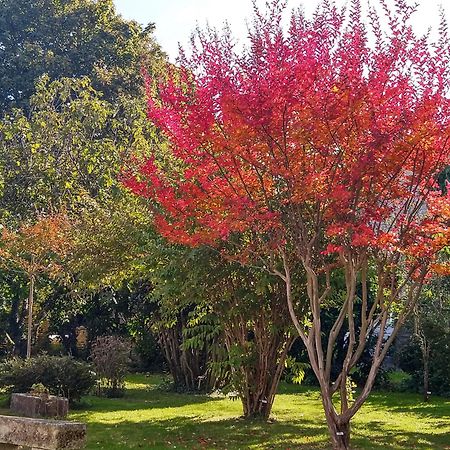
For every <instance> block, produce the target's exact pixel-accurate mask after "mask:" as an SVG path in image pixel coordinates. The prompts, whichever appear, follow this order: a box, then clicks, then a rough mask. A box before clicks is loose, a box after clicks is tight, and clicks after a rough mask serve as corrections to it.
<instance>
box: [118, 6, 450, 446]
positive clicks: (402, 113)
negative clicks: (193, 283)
mask: <svg viewBox="0 0 450 450" xmlns="http://www.w3.org/2000/svg"><path fill="white" fill-rule="evenodd" d="M377 5H378V6H381V9H379V8H378V9H376V8H374V7H371V8H370V11H369V14H368V18H369V19H368V20H367V23H366V22H365V21H364V20H363V19H362V14H361V7H360V3H359V1H358V0H354V1H352V2H351V5H350V8H349V11H347V12H346V11H344V10H343V9H340V8H338V7H337V6H336V5H335V4H334V2H330V1H326V0H324V1H323V3H322V4H321V6H320V7H319V8H318V9H317V11H316V12H315V14H314V15H313V17H312V18H311V19H308V18H307V17H305V15H304V14H303V13H302V12H301V11H295V12H293V13H292V15H291V18H290V22H289V26H288V27H287V30H284V27H283V20H282V16H283V11H284V8H285V5H284V4H283V3H282V2H280V1H278V0H273V1H271V2H270V3H269V4H268V7H267V12H265V13H263V12H261V11H259V10H257V9H256V10H255V18H254V21H253V25H252V28H251V30H250V32H249V45H248V47H247V48H245V49H244V50H239V48H238V47H236V46H235V44H234V41H233V37H232V35H231V32H230V31H229V30H225V31H224V32H223V33H217V32H216V31H214V30H211V29H207V30H206V31H204V32H202V31H198V32H197V33H196V35H195V36H194V38H193V40H192V48H191V52H190V53H189V56H186V55H184V54H182V55H181V57H180V60H179V67H177V68H172V69H170V70H169V73H168V74H167V76H166V77H165V78H162V79H159V80H149V82H148V92H149V97H148V114H149V118H150V120H151V121H152V122H153V123H155V124H156V125H157V126H158V127H159V128H160V129H161V130H162V132H163V133H164V134H165V136H166V138H167V142H168V148H165V150H164V152H157V153H155V156H154V157H153V158H151V159H149V160H147V161H145V162H143V163H142V164H141V165H140V166H139V169H138V170H137V171H136V172H135V173H128V174H127V175H126V177H125V178H126V180H125V182H126V184H127V186H128V187H129V188H130V189H131V190H133V191H134V192H135V193H136V194H138V195H142V196H145V197H148V198H150V199H151V200H152V201H153V205H154V214H155V221H156V225H157V227H158V228H159V230H160V232H161V233H162V234H163V235H164V236H165V237H167V238H168V239H169V240H170V241H173V242H177V243H182V244H187V245H191V246H197V245H203V244H207V245H215V244H216V243H217V242H219V241H229V242H230V243H231V242H235V243H237V244H238V245H239V246H240V247H239V252H238V254H239V258H240V260H241V261H242V263H244V264H245V263H248V264H252V265H256V264H257V263H259V264H260V266H261V268H262V269H264V270H268V271H270V272H272V273H275V274H277V275H278V276H279V277H280V278H281V279H282V280H284V282H285V285H286V292H287V300H288V306H289V310H290V314H291V318H292V321H293V323H294V325H295V327H296V329H297V331H298V333H299V335H300V337H301V339H302V340H303V343H304V344H305V346H306V348H307V351H308V355H309V359H310V363H311V366H312V369H313V370H314V373H315V375H316V376H317V379H318V381H319V384H320V389H321V393H322V402H323V406H324V410H325V415H326V420H327V424H328V428H329V432H330V435H331V440H332V445H333V448H335V449H347V448H348V446H349V438H350V425H349V424H350V419H351V418H352V417H353V416H354V415H355V413H356V412H357V411H358V410H359V408H360V407H361V406H362V404H363V403H364V401H365V400H366V399H367V397H368V395H369V393H370V391H371V389H372V387H373V384H374V380H375V376H376V374H377V371H378V369H379V368H380V365H381V363H382V361H383V359H384V357H385V356H386V353H387V351H388V349H389V347H390V345H391V344H392V342H393V341H394V339H395V337H396V335H397V332H398V330H399V328H400V327H401V326H402V324H403V323H404V321H405V319H406V318H407V316H408V315H409V314H410V312H411V311H412V310H413V308H414V305H415V303H416V301H417V298H418V296H419V293H420V290H421V287H422V285H423V283H424V282H425V281H426V279H427V277H428V275H429V274H430V272H431V271H432V270H434V269H437V270H439V271H440V272H445V271H447V270H448V267H445V266H444V265H440V264H439V260H438V254H439V251H440V250H441V249H442V248H443V247H444V246H446V245H448V243H449V238H450V231H449V219H450V214H449V209H450V208H449V198H448V197H447V196H442V194H441V193H440V191H439V190H438V189H437V184H436V175H437V174H438V172H439V171H440V170H442V169H443V168H444V167H445V166H446V165H448V164H449V162H450V161H449V154H450V153H449V152H450V148H449V147H450V141H449V138H450V108H449V107H450V102H449V87H450V72H449V71H450V57H449V48H450V42H449V37H448V35H447V24H446V22H445V19H444V18H443V15H442V20H441V25H440V28H439V38H438V41H437V42H435V43H433V42H431V41H430V39H429V37H428V36H424V37H418V36H416V35H415V34H414V32H413V30H412V28H411V26H410V17H411V15H412V14H413V13H414V9H415V8H414V7H413V6H411V5H410V4H409V3H408V2H407V0H396V2H395V7H394V8H392V9H390V8H389V7H388V6H387V5H386V3H385V1H384V0H379V1H378V3H377ZM377 11H382V12H381V14H378V13H377ZM160 154H161V155H164V158H161V157H160ZM298 264H300V265H301V267H302V268H303V270H304V277H305V278H304V279H305V280H306V281H305V283H306V288H307V294H308V300H309V313H308V315H307V317H306V318H304V317H297V316H296V314H295V306H296V304H297V302H298V301H299V299H296V298H294V295H293V292H295V284H296V283H298V282H300V281H299V280H301V279H302V278H301V277H298V276H293V274H292V272H293V267H294V266H295V267H297V266H298ZM335 274H343V276H344V279H345V290H346V292H345V295H344V298H342V301H341V303H340V313H339V315H338V317H337V320H336V322H335V323H334V325H333V327H332V328H331V331H330V333H329V334H328V335H324V334H323V330H322V326H321V311H322V310H323V308H326V307H327V305H329V304H330V302H333V305H335V304H336V301H337V300H336V297H337V296H336V295H334V294H335V292H333V283H331V282H330V280H332V277H333V276H334V275H335ZM369 280H370V282H369ZM369 291H371V294H372V295H370V293H369ZM356 308H359V309H360V314H361V318H362V319H361V326H360V327H357V326H356V325H355V320H354V316H355V311H356ZM392 324H393V325H392ZM388 325H392V326H393V331H392V332H391V333H390V334H387V333H386V330H387V328H388ZM343 329H345V330H346V331H347V336H348V337H347V342H346V354H345V358H344V361H343V364H342V367H340V373H339V375H338V376H337V378H332V370H331V369H332V363H333V353H334V351H335V350H336V338H337V336H338V334H339V333H340V331H341V330H343ZM373 333H375V335H376V345H375V348H374V349H373V356H372V364H371V368H370V372H369V375H368V377H367V380H366V382H365V385H364V386H363V387H362V389H361V391H360V393H359V394H358V395H357V397H356V398H353V397H352V396H351V395H349V390H348V386H349V384H350V382H349V374H350V371H351V369H352V368H353V367H354V366H355V365H356V364H357V363H358V360H359V358H360V357H361V355H362V353H363V350H364V349H365V347H366V345H367V342H368V337H369V335H371V334H373ZM335 395H337V396H338V397H339V399H340V401H339V402H337V403H333V397H334V396H335ZM336 405H338V406H336Z"/></svg>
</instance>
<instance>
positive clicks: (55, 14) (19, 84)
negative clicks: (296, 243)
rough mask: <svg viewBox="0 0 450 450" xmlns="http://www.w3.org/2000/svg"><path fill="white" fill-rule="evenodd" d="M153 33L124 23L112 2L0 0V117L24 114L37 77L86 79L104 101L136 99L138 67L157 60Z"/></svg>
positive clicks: (139, 83)
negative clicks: (19, 111) (16, 112)
mask: <svg viewBox="0 0 450 450" xmlns="http://www.w3.org/2000/svg"><path fill="white" fill-rule="evenodd" d="M153 29H154V27H153V25H152V24H149V25H148V26H147V27H146V28H145V29H143V28H142V27H141V26H140V25H138V24H137V23H136V22H130V21H127V20H124V19H123V18H122V17H120V16H119V15H117V13H116V12H115V9H114V3H113V1H112V0H100V1H94V0H31V1H29V0H18V1H13V0H1V1H0V43H1V45H0V86H1V87H0V116H1V115H3V114H4V113H5V112H6V111H8V110H10V109H11V108H12V107H13V106H14V107H17V106H19V107H21V108H24V109H25V111H27V110H28V109H29V100H30V98H31V96H32V94H33V93H34V90H35V89H34V84H35V82H36V80H37V79H38V78H39V77H41V76H42V75H43V74H48V75H49V77H50V80H51V81H54V80H56V79H59V78H62V77H74V78H82V77H89V78H90V79H91V80H92V82H93V86H94V89H96V90H99V91H101V92H102V93H103V94H104V98H105V99H106V100H108V101H110V102H115V100H116V99H117V98H118V97H119V96H120V94H123V93H126V95H129V96H131V97H135V96H137V95H138V94H139V93H140V92H141V91H142V78H141V72H140V68H141V65H142V64H143V63H146V64H149V66H152V65H153V64H154V63H155V61H156V60H157V59H158V58H159V57H160V56H161V50H160V48H159V47H158V45H157V44H156V43H155V40H154V38H153V36H152V32H153Z"/></svg>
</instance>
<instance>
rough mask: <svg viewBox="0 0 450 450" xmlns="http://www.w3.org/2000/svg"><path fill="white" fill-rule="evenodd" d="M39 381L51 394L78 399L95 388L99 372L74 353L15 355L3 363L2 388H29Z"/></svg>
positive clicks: (14, 389) (8, 390)
mask: <svg viewBox="0 0 450 450" xmlns="http://www.w3.org/2000/svg"><path fill="white" fill-rule="evenodd" d="M38 383H40V384H42V385H43V386H45V388H47V389H48V391H49V392H50V393H51V394H53V395H61V396H63V397H67V398H68V399H69V400H70V401H71V402H76V401H79V400H80V398H81V397H82V396H83V395H86V394H88V393H89V392H90V391H91V390H92V388H93V387H94V386H95V383H96V376H95V373H94V372H92V370H91V367H90V366H89V365H88V364H86V363H84V362H80V361H76V360H75V359H73V358H72V357H70V356H62V357H59V356H49V355H40V356H36V357H34V358H30V359H28V360H24V359H20V358H13V359H10V360H7V361H5V362H3V363H1V364H0V388H4V389H5V390H6V391H7V392H10V393H12V392H29V391H30V390H31V388H32V386H33V385H35V384H38Z"/></svg>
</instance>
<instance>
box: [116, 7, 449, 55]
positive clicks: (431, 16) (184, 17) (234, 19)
mask: <svg viewBox="0 0 450 450" xmlns="http://www.w3.org/2000/svg"><path fill="white" fill-rule="evenodd" d="M337 1H338V3H340V4H342V3H344V0H337ZM391 1H392V0H391ZM318 2H319V0H303V1H302V0H289V3H288V4H289V6H290V7H297V6H299V5H300V4H303V6H304V8H305V10H306V12H307V13H311V12H312V11H313V10H314V7H315V6H316V5H317V3H318ZM447 2H448V0H421V1H420V3H421V6H420V9H419V12H418V14H416V17H415V26H416V28H417V29H420V30H421V31H425V30H426V29H427V28H428V26H430V25H433V26H436V24H437V17H438V10H439V5H441V4H444V6H445V9H446V12H447V15H448V16H449V21H450V5H448V4H447ZM114 3H115V4H116V8H117V10H118V12H119V13H120V14H122V16H124V17H125V18H127V19H134V20H136V21H138V22H140V23H142V24H147V23H149V22H155V23H156V37H157V39H158V42H159V43H160V44H161V45H162V47H163V49H164V50H165V51H166V52H167V53H168V54H169V56H170V58H171V59H172V60H174V58H175V57H176V55H177V49H178V42H181V43H182V44H186V43H187V41H188V39H189V36H190V33H191V32H192V30H193V29H194V28H195V26H196V23H198V24H199V25H200V26H202V25H204V24H205V23H206V22H209V23H210V24H211V25H213V26H217V27H220V25H221V24H222V23H223V21H224V20H227V21H228V22H229V23H230V25H231V27H232V29H233V31H234V32H235V35H237V36H239V37H240V38H241V39H242V40H243V39H244V38H245V33H246V26H245V19H246V18H249V17H251V11H252V2H251V0H114ZM258 3H259V4H263V3H264V1H263V0H258ZM362 3H363V4H364V3H365V1H364V0H363V2H362ZM446 4H447V5H446Z"/></svg>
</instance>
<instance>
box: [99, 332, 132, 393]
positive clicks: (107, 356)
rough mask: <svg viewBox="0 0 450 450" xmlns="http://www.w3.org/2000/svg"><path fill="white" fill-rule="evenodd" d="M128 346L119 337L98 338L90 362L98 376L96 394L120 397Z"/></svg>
mask: <svg viewBox="0 0 450 450" xmlns="http://www.w3.org/2000/svg"><path fill="white" fill-rule="evenodd" d="M130 351H131V350H130V345H129V343H128V342H127V341H126V340H124V339H122V338H121V337H119V336H101V337H98V338H97V339H96V340H95V341H94V344H93V345H92V351H91V360H92V363H93V364H94V368H95V371H96V373H97V376H98V393H99V394H100V395H106V396H107V397H121V396H122V395H123V394H124V391H125V375H126V374H127V373H128V365H129V363H130Z"/></svg>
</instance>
